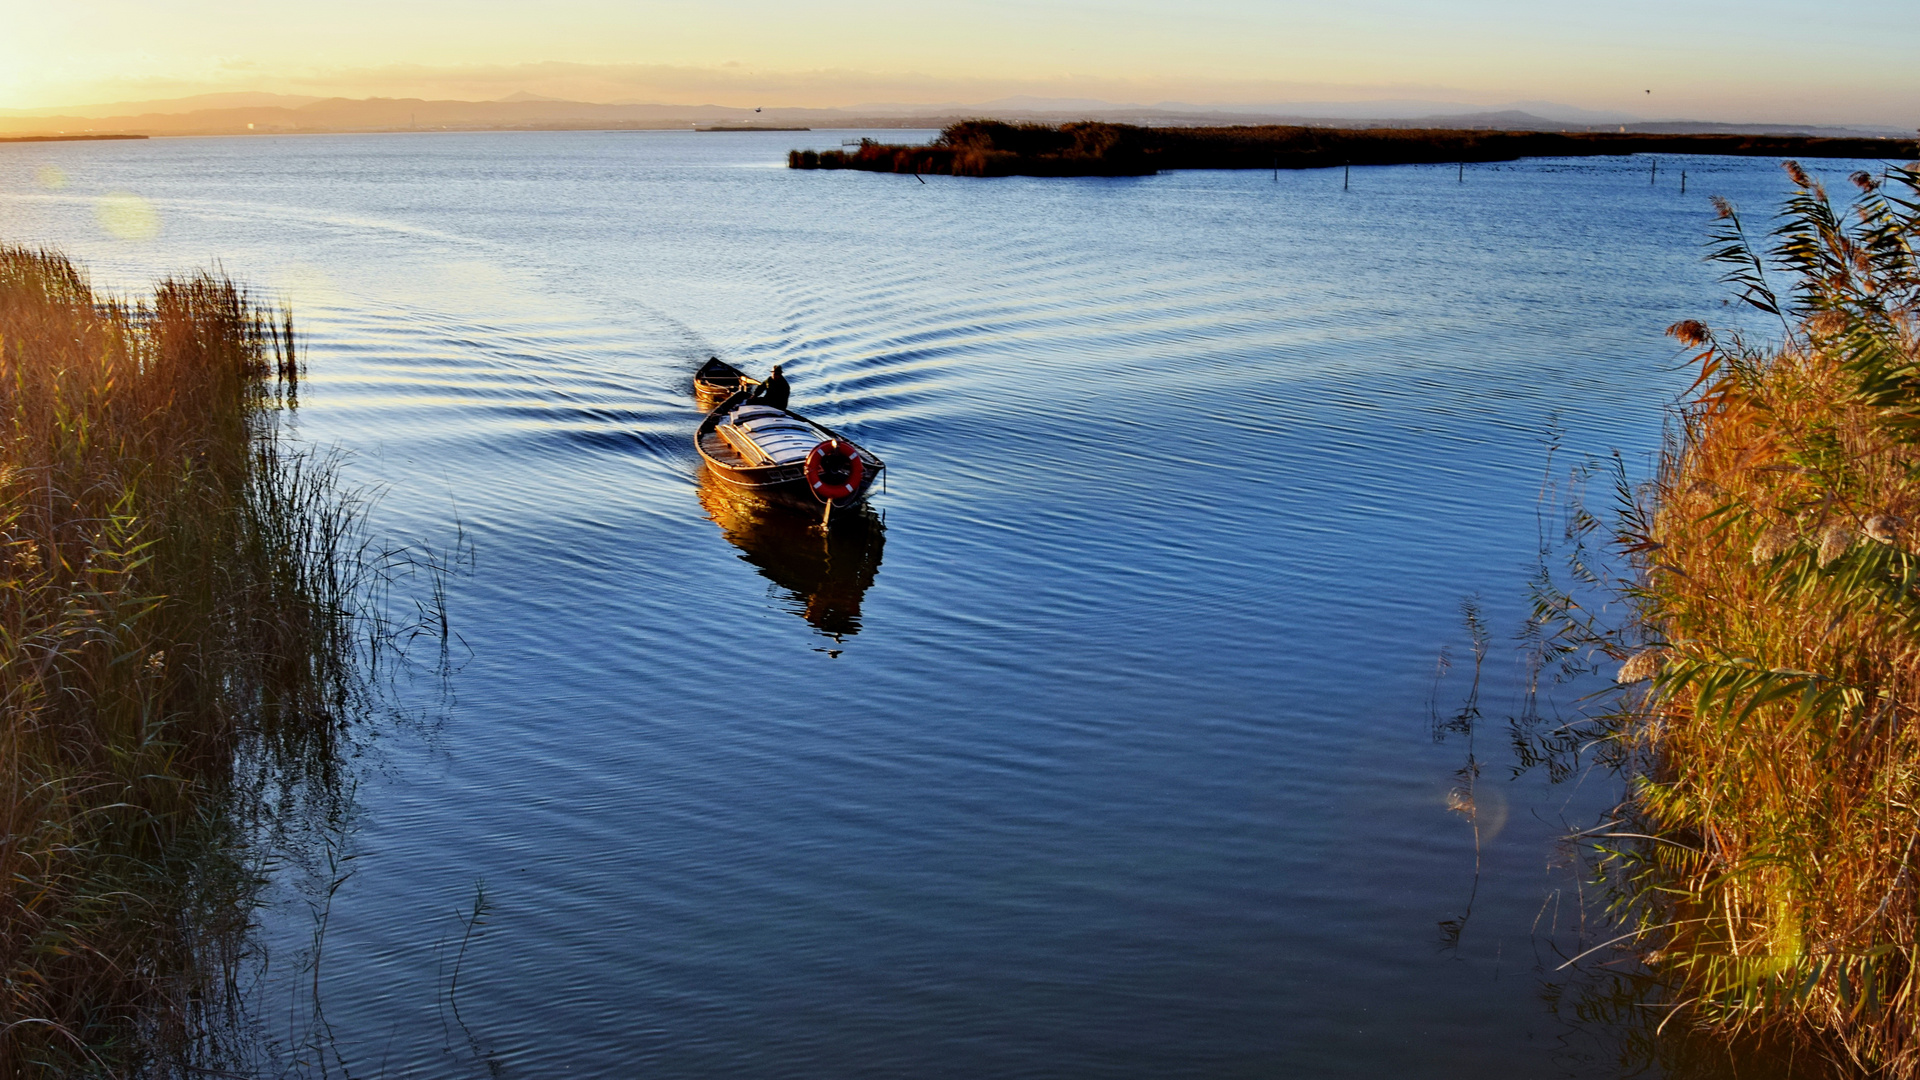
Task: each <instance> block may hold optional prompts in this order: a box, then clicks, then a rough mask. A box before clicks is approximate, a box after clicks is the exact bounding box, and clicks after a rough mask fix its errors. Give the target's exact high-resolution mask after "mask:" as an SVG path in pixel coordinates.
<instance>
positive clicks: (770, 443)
mask: <svg viewBox="0 0 1920 1080" xmlns="http://www.w3.org/2000/svg"><path fill="white" fill-rule="evenodd" d="M714 430H715V431H716V432H718V433H719V434H720V437H721V438H723V439H725V440H726V441H727V445H728V446H731V447H733V449H734V452H735V453H737V454H739V455H740V456H741V457H743V458H745V459H747V460H748V461H751V462H753V463H754V464H757V465H795V464H798V463H800V462H802V461H805V460H807V454H809V453H811V452H812V450H813V448H814V447H815V446H818V445H819V444H820V440H821V438H822V436H821V434H820V431H819V429H817V428H815V427H814V426H813V425H812V424H809V423H807V422H806V421H804V420H800V419H797V418H795V417H793V416H789V415H788V414H786V413H784V412H781V411H780V410H779V409H771V408H768V407H766V406H764V405H743V406H741V407H740V408H738V409H735V410H733V412H732V413H730V414H729V415H728V416H727V419H726V420H724V421H722V422H721V423H720V424H718V425H716V426H715V427H714Z"/></svg>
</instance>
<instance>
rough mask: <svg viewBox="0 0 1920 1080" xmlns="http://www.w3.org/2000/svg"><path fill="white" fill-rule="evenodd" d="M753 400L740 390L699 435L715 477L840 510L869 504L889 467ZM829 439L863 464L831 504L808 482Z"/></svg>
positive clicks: (828, 431)
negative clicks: (813, 459)
mask: <svg viewBox="0 0 1920 1080" xmlns="http://www.w3.org/2000/svg"><path fill="white" fill-rule="evenodd" d="M703 370H704V369H703ZM751 396H752V391H751V390H740V391H736V392H735V393H734V394H733V395H732V396H730V397H728V398H727V399H726V400H724V401H722V402H721V403H720V404H719V406H718V407H717V408H715V409H714V410H713V411H712V412H710V413H708V414H707V418H706V419H704V420H702V421H700V427H699V429H698V430H696V431H695V432H694V436H693V442H694V446H695V447H696V448H697V449H699V451H700V457H701V459H702V460H704V461H705V462H706V463H707V468H708V469H709V470H710V471H711V472H712V473H713V475H714V476H716V477H717V478H719V479H720V480H721V481H722V482H723V483H726V484H729V485H731V486H733V487H735V488H742V489H745V490H749V491H752V492H754V493H755V494H758V495H762V496H766V497H769V498H784V499H787V500H789V501H793V502H799V503H802V504H805V505H810V506H819V505H821V504H822V503H823V502H828V501H831V504H832V508H833V509H835V510H838V509H841V508H843V507H848V506H857V505H859V504H860V503H862V502H865V501H866V498H867V495H868V493H869V492H871V491H872V490H873V486H874V485H875V484H876V483H878V482H879V481H880V475H881V473H883V472H885V471H886V468H887V465H886V462H884V461H881V460H880V458H879V457H878V456H877V455H875V454H874V453H873V452H872V451H870V450H868V449H866V448H865V447H862V446H860V445H859V444H858V443H855V442H854V441H853V440H852V439H849V438H847V437H846V436H845V435H842V434H840V433H839V432H837V431H835V430H833V429H832V428H830V427H828V426H826V425H825V424H820V423H816V422H814V421H812V420H809V419H807V418H806V417H804V416H801V415H800V414H799V413H796V412H792V411H790V410H787V409H776V408H773V407H771V406H768V405H758V404H755V403H753V402H752V401H751V400H750V398H751ZM829 440H838V441H839V443H840V444H841V446H840V449H841V450H842V452H843V453H844V452H846V451H851V452H852V453H853V454H857V455H858V456H859V459H860V468H859V469H858V474H859V475H858V476H857V477H855V476H852V475H843V476H840V477H836V478H835V479H836V480H845V481H848V483H847V484H844V485H843V486H845V487H847V488H848V490H847V491H846V493H845V494H842V495H840V496H837V497H835V498H833V499H831V500H827V499H823V498H820V497H818V496H817V495H816V494H815V489H814V487H813V485H811V484H810V483H808V481H807V455H808V454H810V453H812V452H813V450H814V448H815V447H818V446H820V444H822V443H825V442H827V441H829ZM828 516H829V519H830V518H831V512H829V514H828Z"/></svg>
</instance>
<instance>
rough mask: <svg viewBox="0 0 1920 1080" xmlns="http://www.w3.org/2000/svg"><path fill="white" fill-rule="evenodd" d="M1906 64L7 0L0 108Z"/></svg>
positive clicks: (1852, 28) (1510, 93) (1781, 52)
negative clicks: (268, 94) (232, 98)
mask: <svg viewBox="0 0 1920 1080" xmlns="http://www.w3.org/2000/svg"><path fill="white" fill-rule="evenodd" d="M1916 57H1920V0H1853V2H1846V0H1841V2H1829V3H1824V4H1820V3H1808V2H1806V0H1794V2H1786V0H1739V2H1718V0H1716V2H1695V0H1581V2H1578V3H1566V2H1557V0H1451V2H1427V3H1421V2H1415V0H1361V2H1346V3H1339V2H1333V0H1328V2H1323V3H1303V2H1295V0H1118V2H1100V3H1096V2H1091V0H933V2H925V0H922V2H913V0H906V2H902V0H888V2H885V3H880V2H875V0H824V2H813V3H794V2H776V0H710V2H702V3H690V2H679V0H669V2H661V0H651V2H650V0H511V2H508V0H458V2H455V0H328V2H325V3H321V2H313V0H307V2H302V0H280V2H268V0H258V2H239V0H199V2H195V0H92V2H89V3H85V4H77V3H68V2H62V0H0V108H31V107H43V106H52V105H62V104H86V103H92V102H102V101H117V100H137V99H146V98H157V97H176V96H182V95H186V94H195V93H205V92H211V91H229V90H266V91H275V92H281V93H301V94H328V95H331V94H339V95H344V96H350V97H366V96H375V95H378V96H409V97H458V98H493V97H500V96H504V95H506V94H509V93H513V92H515V91H519V90H529V91H533V92H535V93H544V94H549V95H553V96H556V97H571V98H579V99H583V100H594V101H616V100H619V101H633V100H638V101H658V102H669V103H679V104H697V103H707V102H711V103H715V104H723V105H776V106H777V105H807V106H837V105H853V104H859V103H867V102H927V103H932V102H943V101H962V102H966V101H981V100H986V99H990V98H994V97H1000V96H1005V95H1009V94H1039V95H1046V96H1066V97H1093V98H1101V99H1105V100H1110V101H1124V102H1142V103H1152V102H1157V101H1164V100H1180V101H1189V102H1195V103H1207V104H1214V103H1260V102H1292V101H1352V100H1363V99H1374V98H1423V99H1436V100H1444V101H1459V102H1467V103H1475V104H1488V105H1490V104H1503V103H1507V102H1513V101H1524V100H1540V101H1555V102H1560V103H1564V104H1569V105H1576V106H1583V107H1586V108H1596V109H1619V110H1625V111H1629V112H1633V113H1636V114H1639V115H1643V116H1648V117H1687V118H1699V119H1727V120H1736V119H1778V120H1791V121H1839V122H1846V121H1853V122H1863V123H1883V124H1898V125H1902V126H1914V125H1920V62H1916ZM1648 90H1651V91H1652V93H1651V94H1649V93H1647V92H1646V91H1648Z"/></svg>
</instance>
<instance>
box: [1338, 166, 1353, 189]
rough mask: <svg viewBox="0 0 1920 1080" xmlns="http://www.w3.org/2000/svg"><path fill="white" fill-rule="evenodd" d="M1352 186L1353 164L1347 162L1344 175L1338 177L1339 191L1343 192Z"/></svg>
mask: <svg viewBox="0 0 1920 1080" xmlns="http://www.w3.org/2000/svg"><path fill="white" fill-rule="evenodd" d="M1352 185H1353V162H1351V161H1349V162H1347V171H1346V174H1345V175H1343V176H1341V177H1340V190H1341V191H1345V190H1347V189H1348V188H1349V187H1351V186H1352Z"/></svg>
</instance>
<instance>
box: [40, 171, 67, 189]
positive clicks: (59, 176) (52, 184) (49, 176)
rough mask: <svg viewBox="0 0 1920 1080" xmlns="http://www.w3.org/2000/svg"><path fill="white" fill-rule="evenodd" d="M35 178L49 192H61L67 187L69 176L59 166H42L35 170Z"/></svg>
mask: <svg viewBox="0 0 1920 1080" xmlns="http://www.w3.org/2000/svg"><path fill="white" fill-rule="evenodd" d="M33 177H34V179H36V180H38V181H40V186H41V187H43V188H46V189H47V190H48V191H59V190H60V189H61V188H63V187H66V186H67V174H66V173H65V172H63V171H61V169H60V166H58V165H42V166H40V167H39V168H38V169H35V170H34V172H33Z"/></svg>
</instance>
